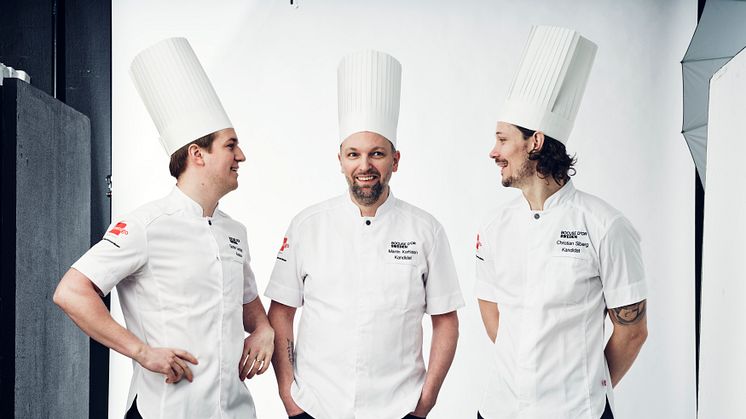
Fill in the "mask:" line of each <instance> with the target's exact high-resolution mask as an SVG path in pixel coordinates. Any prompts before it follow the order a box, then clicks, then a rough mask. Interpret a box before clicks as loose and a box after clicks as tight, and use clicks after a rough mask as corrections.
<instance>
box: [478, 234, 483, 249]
mask: <svg viewBox="0 0 746 419" xmlns="http://www.w3.org/2000/svg"><path fill="white" fill-rule="evenodd" d="M480 247H482V242H480V241H479V234H477V250H479V248H480Z"/></svg>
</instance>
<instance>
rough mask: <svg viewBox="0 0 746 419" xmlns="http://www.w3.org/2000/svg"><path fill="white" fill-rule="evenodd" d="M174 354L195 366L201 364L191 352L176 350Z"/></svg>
mask: <svg viewBox="0 0 746 419" xmlns="http://www.w3.org/2000/svg"><path fill="white" fill-rule="evenodd" d="M174 354H176V356H178V357H179V358H181V359H185V360H187V361H189V362H191V363H192V364H194V365H197V364H199V361H197V358H196V357H195V356H194V355H192V354H190V353H189V352H187V351H183V350H181V349H174Z"/></svg>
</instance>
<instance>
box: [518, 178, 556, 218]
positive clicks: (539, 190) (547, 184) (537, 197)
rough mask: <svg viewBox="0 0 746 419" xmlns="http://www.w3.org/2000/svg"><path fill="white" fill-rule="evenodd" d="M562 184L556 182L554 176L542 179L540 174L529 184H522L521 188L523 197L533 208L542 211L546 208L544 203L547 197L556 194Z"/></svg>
mask: <svg viewBox="0 0 746 419" xmlns="http://www.w3.org/2000/svg"><path fill="white" fill-rule="evenodd" d="M562 186H563V185H560V184H558V183H557V182H555V181H554V178H552V177H547V178H546V179H542V178H540V177H539V176H534V177H532V178H531V180H530V181H529V182H528V184H526V185H524V186H521V188H520V189H521V191H522V192H523V197H524V198H526V201H528V205H529V206H530V207H531V210H532V211H542V210H544V203H545V202H546V200H547V198H549V197H550V196H552V195H554V193H555V192H557V191H558V190H560V189H561V188H562Z"/></svg>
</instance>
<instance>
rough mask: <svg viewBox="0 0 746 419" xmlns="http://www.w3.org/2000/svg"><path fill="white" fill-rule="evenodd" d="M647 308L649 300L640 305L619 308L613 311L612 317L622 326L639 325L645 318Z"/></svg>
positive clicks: (641, 302)
mask: <svg viewBox="0 0 746 419" xmlns="http://www.w3.org/2000/svg"><path fill="white" fill-rule="evenodd" d="M646 308H647V300H642V301H640V302H639V303H635V304H630V305H628V306H624V307H617V308H612V309H611V313H612V315H611V317H612V320H614V323H618V324H620V325H622V326H629V325H632V324H635V323H638V322H639V321H640V320H642V319H643V318H645V309H646Z"/></svg>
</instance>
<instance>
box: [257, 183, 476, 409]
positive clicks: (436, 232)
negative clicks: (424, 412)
mask: <svg viewBox="0 0 746 419" xmlns="http://www.w3.org/2000/svg"><path fill="white" fill-rule="evenodd" d="M265 295H266V296H267V297H269V298H271V299H272V300H274V301H277V302H280V303H282V304H285V305H288V306H293V307H301V306H303V312H302V316H301V319H300V323H299V326H298V336H297V339H296V341H297V342H296V343H297V344H296V362H295V371H294V372H295V381H294V383H293V385H292V388H291V394H292V396H293V399H294V400H295V402H296V403H297V404H298V406H300V407H301V408H302V409H303V410H305V411H306V412H308V413H309V414H310V415H311V416H313V417H316V418H326V419H353V418H356V419H387V418H401V417H403V416H406V414H407V413H409V412H410V411H412V410H414V408H415V406H416V405H417V401H418V399H419V396H420V392H421V391H422V385H423V384H424V379H425V365H424V363H423V360H422V317H423V315H424V314H425V313H428V314H431V315H435V314H444V313H449V312H451V311H454V310H456V309H457V308H459V307H462V306H463V305H464V302H463V298H462V295H461V290H460V287H459V283H458V278H457V276H456V270H455V267H454V263H453V257H452V256H451V250H450V247H449V244H448V239H447V238H446V235H445V232H444V231H443V228H442V226H441V225H440V224H439V223H438V222H437V221H436V220H435V219H434V218H433V217H432V216H431V215H430V214H428V213H426V212H425V211H422V210H420V209H418V208H416V207H414V206H412V205H409V204H407V203H405V202H403V201H400V200H398V199H396V198H394V197H393V196H392V195H391V194H389V197H388V198H387V199H386V201H385V202H384V203H383V204H382V205H381V206H380V207H379V208H378V210H377V211H376V216H375V217H361V216H360V210H359V209H358V207H357V206H356V205H355V204H354V203H353V202H352V200H351V198H350V196H349V195H348V194H344V195H343V196H340V197H338V198H334V199H331V200H328V201H325V202H323V203H321V204H318V205H315V206H312V207H310V208H308V209H306V210H304V211H302V212H301V213H300V214H299V215H297V216H296V217H295V218H294V219H293V221H292V222H291V224H290V228H289V230H288V232H287V237H286V238H285V240H284V243H283V245H282V247H281V249H280V252H279V254H278V256H277V261H276V263H275V268H274V270H273V271H272V276H271V278H270V281H269V285H268V286H267V290H266V292H265Z"/></svg>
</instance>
